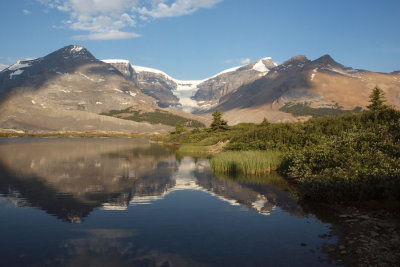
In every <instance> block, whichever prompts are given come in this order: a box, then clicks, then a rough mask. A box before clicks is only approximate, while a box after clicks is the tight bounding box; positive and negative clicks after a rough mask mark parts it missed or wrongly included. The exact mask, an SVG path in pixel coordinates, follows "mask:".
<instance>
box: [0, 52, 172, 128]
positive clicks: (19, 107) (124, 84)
mask: <svg viewBox="0 0 400 267" xmlns="http://www.w3.org/2000/svg"><path fill="white" fill-rule="evenodd" d="M0 92H2V94H1V95H0V112H1V115H0V128H10V129H11V128H14V129H21V130H25V131H115V132H154V131H166V130H168V129H169V128H168V127H160V126H155V125H148V124H145V123H135V122H132V121H124V120H119V119H116V118H107V117H104V116H100V115H98V114H99V113H101V112H104V111H109V110H111V109H116V110H120V109H125V108H127V107H133V108H134V109H140V110H154V108H155V107H157V105H156V102H155V100H154V99H153V98H151V97H148V96H146V95H145V94H143V93H142V92H141V91H140V90H139V89H138V88H137V87H136V86H135V84H134V83H133V82H132V81H129V80H126V79H125V78H124V76H123V75H122V74H121V73H120V72H119V71H118V70H117V69H116V68H114V67H112V66H111V65H109V64H106V63H104V62H102V61H99V60H97V59H96V58H94V57H93V55H92V54H90V53H89V52H88V51H87V50H86V49H85V48H83V47H81V46H67V47H64V48H62V49H60V50H58V51H55V52H53V53H51V54H49V55H47V56H45V57H43V58H38V59H35V60H30V61H19V62H17V63H16V64H14V65H12V66H10V67H8V68H6V69H4V70H3V71H1V72H0Z"/></svg>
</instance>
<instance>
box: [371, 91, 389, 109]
mask: <svg viewBox="0 0 400 267" xmlns="http://www.w3.org/2000/svg"><path fill="white" fill-rule="evenodd" d="M369 102H370V103H371V104H370V105H368V106H367V108H368V109H369V110H370V111H372V112H381V111H383V110H385V109H386V108H387V106H386V105H385V104H384V103H385V102H386V100H385V96H384V93H383V91H382V89H380V88H379V87H378V86H375V88H374V89H373V90H372V93H371V94H370V96H369Z"/></svg>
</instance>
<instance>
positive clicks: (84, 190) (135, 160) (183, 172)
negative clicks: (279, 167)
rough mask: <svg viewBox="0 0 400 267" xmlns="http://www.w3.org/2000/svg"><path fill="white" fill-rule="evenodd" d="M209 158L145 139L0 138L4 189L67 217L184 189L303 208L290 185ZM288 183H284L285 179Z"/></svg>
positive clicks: (0, 187) (257, 206)
mask: <svg viewBox="0 0 400 267" xmlns="http://www.w3.org/2000/svg"><path fill="white" fill-rule="evenodd" d="M208 164H209V163H208V161H207V160H198V161H197V162H195V161H194V160H193V159H191V158H184V159H183V160H182V161H180V162H176V161H175V156H174V155H173V154H171V153H170V152H168V151H166V150H165V149H164V148H162V147H160V146H156V145H151V144H149V143H148V141H147V140H145V139H139V140H120V139H119V140H117V139H110V140H101V139H81V140H68V139H61V140H60V139H58V140H39V141H38V140H32V139H26V140H25V141H15V142H10V141H6V142H4V141H3V142H1V143H0V176H1V177H2V179H0V194H2V195H4V196H5V197H7V198H8V199H10V200H11V201H12V202H13V203H14V204H15V205H18V206H33V207H39V208H40V209H42V210H45V211H46V212H47V213H49V214H52V215H55V216H57V217H58V218H60V219H62V220H65V221H68V222H81V221H82V220H83V219H84V218H85V217H87V216H88V215H89V214H90V213H91V212H92V211H93V210H94V209H95V208H99V207H100V208H103V209H105V210H124V209H127V207H128V206H129V205H137V204H150V203H152V202H154V201H156V200H161V199H163V198H164V197H165V196H166V195H168V194H170V193H171V192H174V191H179V190H195V191H202V192H206V193H207V194H211V195H213V196H216V197H218V198H219V199H221V200H222V201H226V202H228V203H230V204H232V205H242V206H244V207H246V208H248V209H252V210H255V211H257V212H259V213H261V214H265V215H268V214H270V213H271V211H272V210H273V209H274V208H275V207H280V208H282V209H283V210H285V211H288V212H289V213H290V214H292V215H295V216H303V212H302V209H301V208H300V207H299V206H298V205H297V203H296V201H295V200H294V199H293V198H291V197H290V194H289V192H286V191H282V189H283V190H287V185H283V187H284V188H281V189H277V188H275V186H273V185H269V184H268V181H278V183H281V182H282V181H283V180H282V178H281V177H278V176H277V177H269V178H266V180H265V181H267V183H265V182H264V183H263V184H259V185H257V184H253V183H251V182H248V183H246V182H243V183H242V182H240V181H239V182H238V181H235V180H231V179H224V178H219V179H216V178H214V176H213V175H212V174H211V171H210V168H209V165H208ZM283 184H285V183H283Z"/></svg>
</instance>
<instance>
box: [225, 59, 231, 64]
mask: <svg viewBox="0 0 400 267" xmlns="http://www.w3.org/2000/svg"><path fill="white" fill-rule="evenodd" d="M232 61H233V60H232V59H227V60H225V61H224V63H225V64H231V63H232Z"/></svg>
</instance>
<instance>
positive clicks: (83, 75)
mask: <svg viewBox="0 0 400 267" xmlns="http://www.w3.org/2000/svg"><path fill="white" fill-rule="evenodd" d="M79 75H81V76H82V77H85V78H86V79H88V80H90V81H92V82H95V80H93V79H92V78H90V77H88V76H86V75H85V74H83V73H81V72H79Z"/></svg>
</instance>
